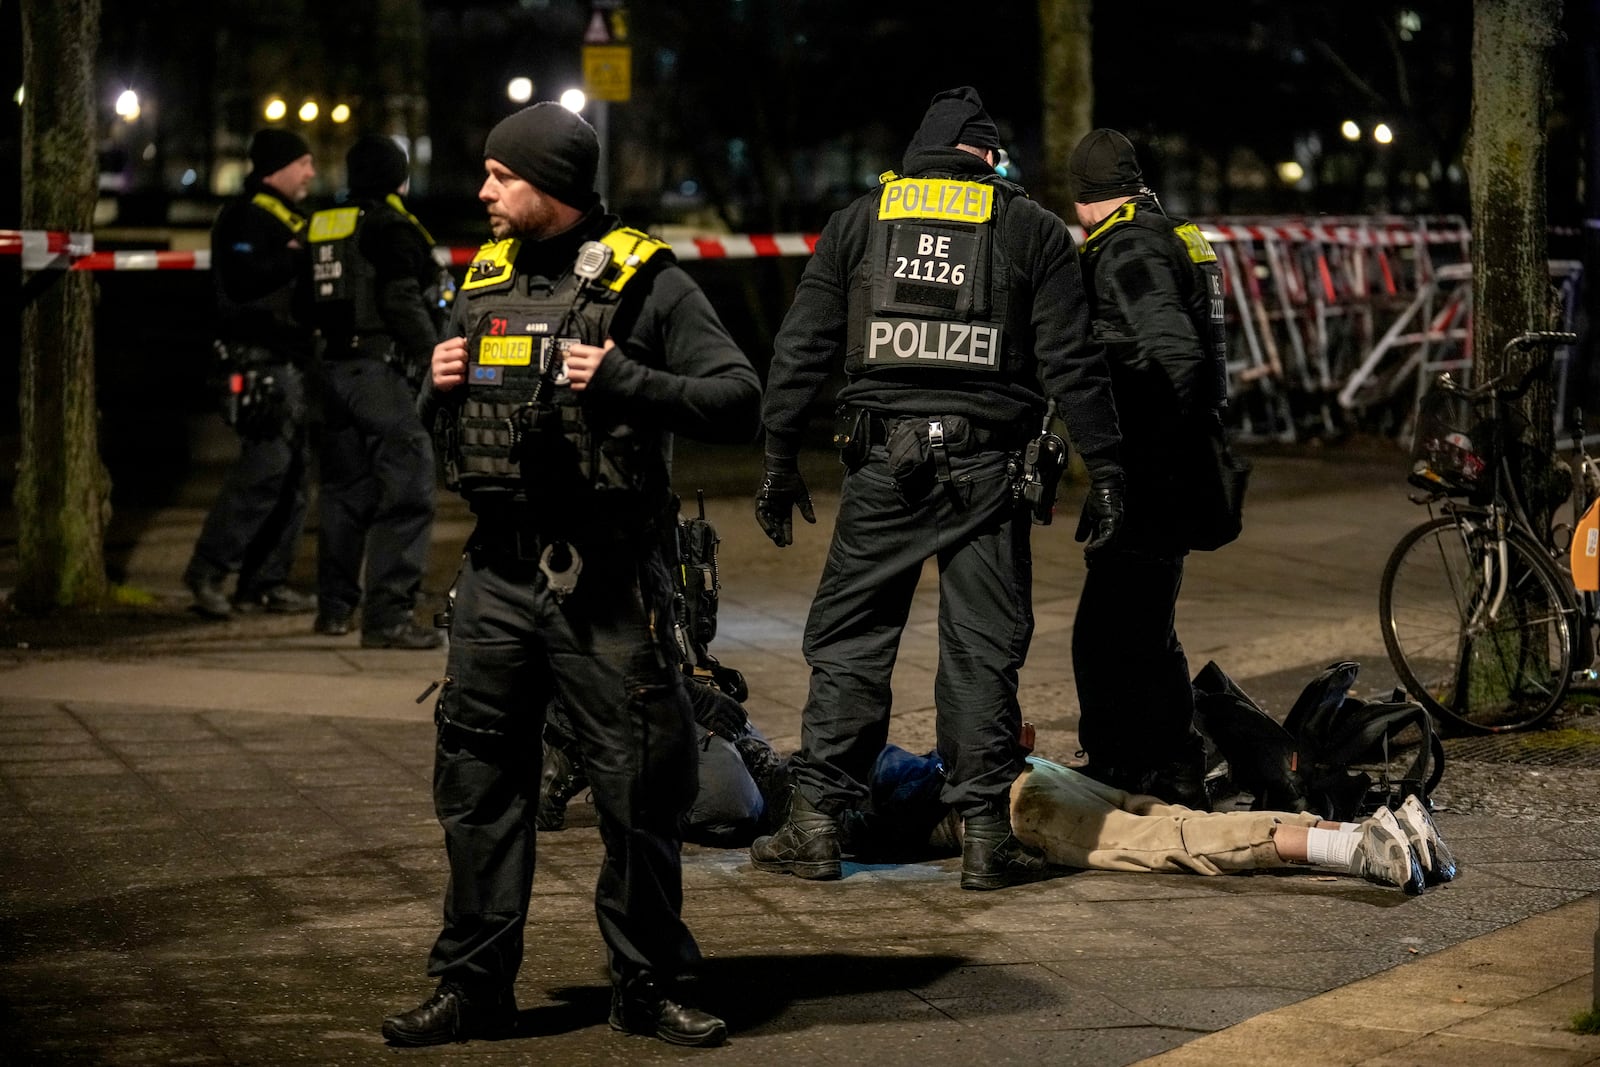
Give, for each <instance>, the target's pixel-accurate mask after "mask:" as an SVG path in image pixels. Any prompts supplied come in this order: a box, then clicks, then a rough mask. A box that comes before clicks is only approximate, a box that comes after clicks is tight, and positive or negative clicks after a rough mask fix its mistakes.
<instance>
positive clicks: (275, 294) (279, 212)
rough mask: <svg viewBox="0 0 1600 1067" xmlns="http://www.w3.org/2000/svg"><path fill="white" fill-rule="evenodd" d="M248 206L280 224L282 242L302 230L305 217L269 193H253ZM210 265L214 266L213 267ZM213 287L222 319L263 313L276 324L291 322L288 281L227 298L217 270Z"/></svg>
mask: <svg viewBox="0 0 1600 1067" xmlns="http://www.w3.org/2000/svg"><path fill="white" fill-rule="evenodd" d="M250 205H251V206H252V207H255V208H259V209H260V210H262V211H265V212H266V213H267V214H268V215H271V216H272V217H273V218H274V219H277V220H278V222H280V223H282V225H283V228H284V229H285V230H286V231H287V237H286V238H285V240H287V239H288V238H289V237H294V236H296V235H298V234H299V233H301V231H303V230H304V229H305V228H306V220H305V218H304V217H303V216H301V215H299V214H296V213H295V212H294V211H291V210H290V209H289V207H288V206H287V205H286V204H284V202H283V201H282V200H279V199H278V198H277V197H275V196H273V195H272V194H271V193H265V192H258V193H256V194H255V195H254V196H252V197H251V198H250ZM213 266H214V267H215V264H213ZM214 284H215V288H216V294H217V309H218V311H219V312H220V313H221V316H222V318H223V319H225V320H226V319H229V318H232V317H235V316H237V315H238V314H239V313H241V312H247V311H265V312H267V313H269V314H270V315H271V316H272V317H273V318H274V319H276V320H277V321H278V322H280V323H286V322H292V321H294V319H295V299H294V296H295V282H294V280H293V279H292V278H291V279H290V280H288V281H286V282H285V283H284V284H282V285H280V286H278V287H277V288H276V289H273V290H272V291H270V292H267V293H263V294H261V295H260V296H258V297H255V298H254V299H251V300H242V301H241V300H235V299H233V298H232V297H231V296H229V295H228V287H227V286H226V285H224V284H223V277H222V271H221V270H216V271H215V278H214Z"/></svg>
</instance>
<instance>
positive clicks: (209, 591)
mask: <svg viewBox="0 0 1600 1067" xmlns="http://www.w3.org/2000/svg"><path fill="white" fill-rule="evenodd" d="M250 163H251V170H250V173H249V175H247V176H246V178H245V182H244V191H243V192H241V193H240V194H239V195H238V196H237V197H235V198H234V199H233V200H230V201H229V202H228V203H227V204H225V205H224V206H223V208H222V210H221V211H220V212H219V213H218V214H217V220H216V222H215V224H213V226H212V228H211V280H212V284H213V286H214V288H215V291H216V298H217V337H218V344H219V346H220V348H221V349H222V350H223V351H224V352H225V354H226V359H225V364H224V371H225V373H224V374H223V376H222V377H223V380H224V382H225V383H227V392H226V395H225V411H226V412H227V413H228V417H229V419H230V421H231V422H232V423H233V426H234V428H235V429H236V430H237V431H238V433H239V442H240V443H239V458H238V460H237V461H236V462H235V463H234V465H233V466H232V467H231V468H230V469H229V471H228V474H227V477H226V479H225V480H224V481H223V483H222V490H221V492H220V493H218V495H217V499H216V502H215V503H213V504H212V507H211V511H210V513H209V514H207V515H206V521H205V524H204V525H203V526H202V527H201V530H200V537H199V539H198V540H197V541H196V542H195V546H194V553H193V555H192V556H191V557H190V559H189V565H188V567H187V568H186V569H185V570H184V574H183V580H184V584H185V585H187V586H188V587H189V590H190V592H192V593H193V594H194V608H195V610H196V611H197V612H199V613H200V614H201V615H203V616H205V617H206V618H208V619H225V618H227V617H228V616H229V615H231V614H232V613H233V612H234V611H236V610H237V611H261V610H265V611H271V612H281V613H290V614H292V613H299V612H308V611H310V610H312V608H313V607H314V606H315V601H314V600H313V599H312V598H311V597H309V596H307V595H306V594H304V593H300V592H298V591H296V590H294V589H291V588H290V587H289V572H290V570H291V568H292V567H293V565H294V558H295V552H296V550H297V549H298V548H299V545H300V533H301V530H302V529H303V528H304V525H305V516H306V478H307V472H308V469H309V465H310V446H309V438H308V432H307V424H308V409H307V404H306V387H305V377H304V374H305V370H306V368H307V366H308V364H309V362H310V360H311V355H312V352H311V330H310V327H309V325H308V324H307V322H306V312H307V304H306V299H307V282H308V272H307V270H306V252H305V236H306V234H305V231H306V219H305V217H304V216H302V215H301V214H300V213H299V211H298V210H297V205H298V204H299V203H300V202H301V201H302V200H304V199H305V198H306V194H307V193H308V192H309V191H310V189H311V181H312V179H313V178H315V177H316V173H317V171H316V167H315V166H314V164H313V163H312V159H311V149H310V147H308V146H307V145H306V143H305V141H303V140H302V139H301V138H300V137H299V136H298V135H297V134H294V133H291V132H290V131H288V130H277V129H265V130H261V131H260V132H258V133H257V134H256V135H255V137H254V138H252V139H251V142H250ZM231 574H237V575H238V576H239V578H238V583H237V585H236V586H235V588H234V591H233V596H232V599H231V600H230V599H229V596H228V592H227V585H226V583H227V579H228V576H229V575H231Z"/></svg>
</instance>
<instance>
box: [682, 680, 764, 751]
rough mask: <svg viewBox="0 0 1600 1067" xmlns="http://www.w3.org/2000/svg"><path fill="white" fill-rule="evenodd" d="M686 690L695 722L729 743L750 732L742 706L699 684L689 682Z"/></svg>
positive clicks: (748, 721)
mask: <svg viewBox="0 0 1600 1067" xmlns="http://www.w3.org/2000/svg"><path fill="white" fill-rule="evenodd" d="M687 688H688V690H689V706H690V707H691V708H693V709H694V721H695V722H697V723H699V724H700V725H701V726H704V727H705V728H706V729H707V730H710V731H711V732H712V733H714V734H720V735H722V736H723V737H726V738H727V739H728V740H730V741H732V740H735V739H737V738H740V737H743V736H744V735H745V734H747V733H749V732H750V716H749V715H747V714H746V713H745V710H744V705H743V704H741V703H739V702H738V701H737V700H735V699H733V698H732V697H731V696H729V695H728V694H726V693H724V692H721V691H720V690H717V689H713V688H712V687H711V686H709V685H705V684H703V683H701V682H690V683H689V684H688V687H687Z"/></svg>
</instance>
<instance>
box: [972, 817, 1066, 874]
mask: <svg viewBox="0 0 1600 1067" xmlns="http://www.w3.org/2000/svg"><path fill="white" fill-rule="evenodd" d="M1051 873H1052V872H1051V870H1050V866H1049V864H1047V863H1046V862H1045V858H1044V853H1042V852H1040V851H1038V850H1037V849H1033V848H1029V847H1028V846H1027V845H1024V844H1023V843H1022V842H1021V841H1018V840H1017V839H1016V838H1015V837H1014V836H1012V833H1011V818H1010V816H1007V815H971V816H968V817H967V821H966V830H965V831H964V832H963V834H962V839H961V888H962V889H1004V888H1005V887H1006V886H1009V885H1022V884H1024V883H1025V882H1037V881H1038V880H1039V879H1041V878H1048V877H1049V876H1050V874H1051Z"/></svg>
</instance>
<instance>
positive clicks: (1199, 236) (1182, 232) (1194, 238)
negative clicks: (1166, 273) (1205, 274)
mask: <svg viewBox="0 0 1600 1067" xmlns="http://www.w3.org/2000/svg"><path fill="white" fill-rule="evenodd" d="M1172 232H1173V233H1175V234H1177V236H1178V239H1179V240H1181V241H1182V242H1183V246H1184V247H1185V248H1187V249H1188V250H1189V258H1190V259H1192V260H1193V261H1194V262H1196V263H1215V262H1216V261H1217V253H1216V252H1215V251H1213V250H1212V248H1211V242H1210V241H1208V240H1206V235H1205V234H1203V233H1201V232H1200V227H1198V226H1196V225H1195V224H1194V223H1192V222H1190V223H1187V224H1185V225H1183V226H1179V227H1178V228H1177V229H1175V230H1173V231H1172Z"/></svg>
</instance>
